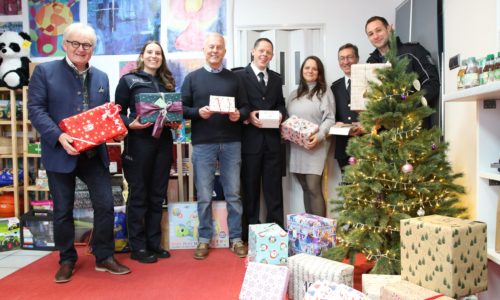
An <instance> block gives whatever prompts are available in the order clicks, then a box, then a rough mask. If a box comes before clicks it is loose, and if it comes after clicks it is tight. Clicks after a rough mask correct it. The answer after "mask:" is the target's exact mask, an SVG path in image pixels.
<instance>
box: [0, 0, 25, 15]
mask: <svg viewBox="0 0 500 300" xmlns="http://www.w3.org/2000/svg"><path fill="white" fill-rule="evenodd" d="M20 14H22V9H21V0H2V1H0V16H17V15H20Z"/></svg>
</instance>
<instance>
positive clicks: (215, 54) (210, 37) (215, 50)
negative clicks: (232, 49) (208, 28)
mask: <svg viewBox="0 0 500 300" xmlns="http://www.w3.org/2000/svg"><path fill="white" fill-rule="evenodd" d="M203 54H205V61H206V62H207V64H208V65H209V66H210V67H211V68H212V69H219V68H220V67H221V66H222V62H223V60H224V55H226V43H225V41H224V37H223V36H222V35H221V34H220V33H217V32H211V33H209V34H207V36H206V38H205V43H204V45H203Z"/></svg>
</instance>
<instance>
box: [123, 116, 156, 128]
mask: <svg viewBox="0 0 500 300" xmlns="http://www.w3.org/2000/svg"><path fill="white" fill-rule="evenodd" d="M139 118H140V117H139V116H137V117H136V118H135V119H134V121H133V122H132V123H130V124H129V125H128V128H130V129H134V130H137V129H144V128H148V127H150V126H152V125H153V123H151V122H147V123H144V124H141V122H139Z"/></svg>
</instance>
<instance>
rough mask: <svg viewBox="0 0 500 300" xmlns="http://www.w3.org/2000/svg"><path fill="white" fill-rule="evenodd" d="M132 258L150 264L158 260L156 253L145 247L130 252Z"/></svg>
mask: <svg viewBox="0 0 500 300" xmlns="http://www.w3.org/2000/svg"><path fill="white" fill-rule="evenodd" d="M130 258H131V259H134V260H137V261H138V262H141V263H143V264H150V263H154V262H156V261H157V259H156V255H154V253H152V252H149V251H147V250H145V249H141V250H139V251H132V253H131V254H130Z"/></svg>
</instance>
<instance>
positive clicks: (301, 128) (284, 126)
mask: <svg viewBox="0 0 500 300" xmlns="http://www.w3.org/2000/svg"><path fill="white" fill-rule="evenodd" d="M318 131H319V126H318V125H316V124H314V123H312V122H309V121H307V120H304V119H301V118H299V117H297V116H290V118H288V119H287V120H286V121H285V122H283V123H281V136H282V137H283V138H284V139H285V140H287V141H290V142H292V143H295V144H297V145H300V146H304V145H305V144H306V143H307V142H308V141H309V139H310V138H311V136H312V135H313V134H315V133H316V132H318Z"/></svg>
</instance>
